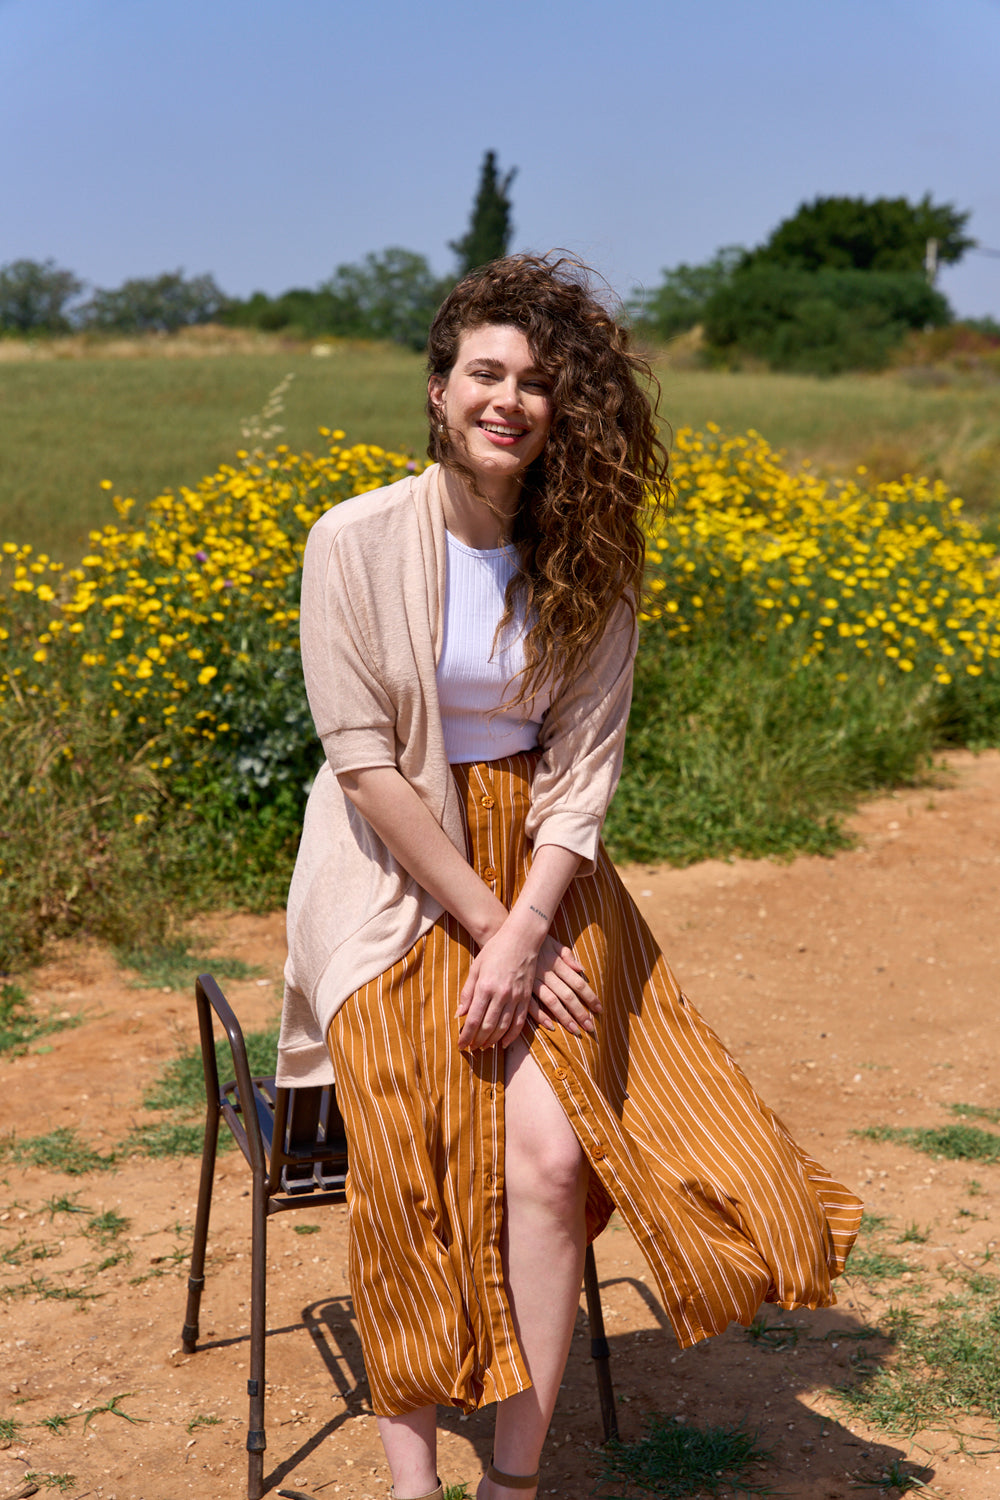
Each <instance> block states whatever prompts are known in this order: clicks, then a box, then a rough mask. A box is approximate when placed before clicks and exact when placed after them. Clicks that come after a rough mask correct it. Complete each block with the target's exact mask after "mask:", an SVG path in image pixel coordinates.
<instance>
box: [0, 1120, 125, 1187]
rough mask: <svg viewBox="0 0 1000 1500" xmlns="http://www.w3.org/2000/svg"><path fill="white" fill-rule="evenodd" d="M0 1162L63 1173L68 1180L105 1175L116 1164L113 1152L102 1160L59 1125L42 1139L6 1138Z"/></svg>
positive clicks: (0, 1148)
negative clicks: (92, 1175)
mask: <svg viewBox="0 0 1000 1500" xmlns="http://www.w3.org/2000/svg"><path fill="white" fill-rule="evenodd" d="M0 1159H2V1160H7V1161H10V1162H12V1163H13V1164H14V1166H17V1167H42V1168H44V1169H45V1170H46V1171H49V1172H65V1173H66V1174H67V1176H69V1177H80V1176H82V1175H83V1174H84V1173H87V1172H106V1171H108V1170H109V1169H110V1168H111V1167H114V1166H115V1165H116V1164H117V1161H118V1158H117V1156H116V1155H115V1154H114V1152H112V1153H111V1154H109V1155H106V1156H102V1155H101V1153H100V1152H99V1151H95V1150H94V1149H93V1147H91V1146H88V1145H86V1143H85V1142H84V1141H81V1140H80V1138H79V1136H78V1135H77V1133H76V1131H75V1130H73V1129H71V1128H70V1127H69V1126H68V1125H60V1126H59V1128H58V1129H57V1130H50V1131H48V1132H47V1133H45V1134H44V1135H33V1136H16V1135H13V1134H12V1135H9V1136H7V1137H6V1138H5V1139H3V1140H0Z"/></svg>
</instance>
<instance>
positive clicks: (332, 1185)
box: [195, 974, 347, 1214]
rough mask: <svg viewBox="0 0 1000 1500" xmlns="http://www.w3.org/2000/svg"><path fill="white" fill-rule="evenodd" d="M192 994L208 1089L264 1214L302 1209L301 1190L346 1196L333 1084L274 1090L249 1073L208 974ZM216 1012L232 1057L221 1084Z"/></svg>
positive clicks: (234, 1025) (317, 1196) (329, 1199)
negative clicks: (259, 1191) (260, 1193)
mask: <svg viewBox="0 0 1000 1500" xmlns="http://www.w3.org/2000/svg"><path fill="white" fill-rule="evenodd" d="M195 998H196V1001H197V1006H198V1030H199V1034H200V1038H201V1059H202V1067H203V1069H204V1073H205V1092H206V1095H207V1097H208V1099H209V1100H210V1101H211V1102H212V1103H213V1104H214V1105H215V1106H216V1107H217V1108H218V1109H219V1110H220V1112H221V1114H222V1116H223V1118H224V1119H225V1121H226V1124H227V1125H228V1126H229V1128H230V1130H231V1131H232V1133H233V1137H234V1139H235V1141H236V1144H237V1145H238V1146H239V1148H240V1150H241V1151H242V1152H243V1155H244V1156H245V1157H246V1159H247V1161H248V1163H249V1164H250V1167H251V1170H252V1171H253V1173H254V1176H255V1177H259V1178H260V1180H261V1186H262V1187H263V1190H264V1193H265V1196H266V1199H267V1212H268V1213H269V1214H272V1213H279V1212H280V1211H281V1210H282V1209H286V1208H300V1207H301V1206H302V1198H303V1196H304V1195H308V1196H309V1199H310V1202H311V1203H312V1204H315V1205H316V1206H317V1207H318V1206H319V1205H320V1204H321V1203H341V1202H343V1199H344V1182H345V1178H346V1176H347V1139H346V1136H345V1134H344V1122H343V1120H342V1119H341V1115H340V1110H339V1109H338V1108H337V1098H336V1093H335V1091H334V1089H333V1087H332V1086H326V1087H323V1086H319V1085H315V1086H309V1087H305V1088H278V1086H277V1085H276V1083H275V1081H274V1078H273V1077H258V1078H254V1077H252V1076H251V1073H250V1064H249V1061H248V1059H247V1049H246V1042H245V1041H244V1038H243V1031H242V1028H241V1027H240V1023H239V1021H238V1020H237V1019H236V1016H235V1014H234V1013H233V1010H232V1007H231V1006H230V1004H229V1002H228V1000H227V999H226V997H225V995H224V994H223V993H222V991H221V990H220V988H219V986H218V985H217V984H216V982H215V980H214V978H213V977H212V975H211V974H199V976H198V979H197V981H196V983H195ZM213 1012H214V1014H215V1015H216V1016H217V1017H218V1019H219V1022H220V1024H221V1026H222V1029H223V1031H224V1032H225V1034H226V1039H227V1041H228V1043H229V1052H230V1054H231V1057H232V1063H233V1074H234V1076H233V1079H232V1080H231V1081H230V1082H229V1083H225V1084H223V1085H221V1087H220V1084H219V1069H218V1063H217V1061H216V1051H215V1026H214V1022H213Z"/></svg>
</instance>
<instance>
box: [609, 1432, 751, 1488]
mask: <svg viewBox="0 0 1000 1500" xmlns="http://www.w3.org/2000/svg"><path fill="white" fill-rule="evenodd" d="M771 1457H772V1454H771V1453H770V1452H769V1451H768V1450H767V1449H765V1448H763V1447H762V1446H761V1444H760V1441H759V1439H758V1438H757V1435H756V1434H755V1433H752V1432H750V1431H748V1430H747V1429H746V1428H745V1427H742V1426H738V1425H737V1426H732V1427H707V1428H700V1427H690V1426H688V1425H687V1423H684V1422H674V1421H671V1420H668V1419H667V1418H665V1417H656V1416H654V1417H652V1418H650V1421H649V1424H648V1427H647V1430H646V1433H645V1435H644V1436H643V1437H642V1438H640V1439H638V1441H636V1442H632V1443H621V1442H612V1443H609V1444H608V1445H607V1447H606V1448H604V1449H603V1450H602V1452H601V1459H602V1464H603V1469H602V1473H601V1477H600V1480H599V1482H598V1486H597V1490H596V1493H597V1494H599V1495H600V1496H601V1497H602V1500H638V1497H641V1496H644V1495H655V1496H657V1497H658V1500H686V1497H689V1496H691V1495H717V1494H718V1493H719V1492H720V1490H736V1491H738V1492H740V1493H742V1494H746V1495H764V1494H768V1493H770V1486H768V1485H767V1484H765V1483H764V1482H762V1481H761V1480H760V1479H759V1478H758V1477H757V1475H756V1474H755V1472H754V1471H755V1469H756V1466H757V1465H758V1464H762V1463H767V1462H768V1461H769V1460H770V1459H771Z"/></svg>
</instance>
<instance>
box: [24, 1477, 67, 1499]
mask: <svg viewBox="0 0 1000 1500" xmlns="http://www.w3.org/2000/svg"><path fill="white" fill-rule="evenodd" d="M24 1480H25V1483H26V1484H36V1485H38V1486H39V1487H40V1488H42V1489H46V1490H58V1491H59V1493H60V1495H65V1494H68V1493H69V1491H70V1490H72V1489H75V1488H76V1475H75V1474H36V1473H34V1472H32V1473H30V1474H25V1476H24Z"/></svg>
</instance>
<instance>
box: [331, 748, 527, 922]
mask: <svg viewBox="0 0 1000 1500" xmlns="http://www.w3.org/2000/svg"><path fill="white" fill-rule="evenodd" d="M337 780H338V781H339V783H340V786H341V789H342V790H343V792H344V794H345V796H347V797H348V798H349V799H350V800H351V802H352V803H353V804H354V806H355V807H356V808H357V810H358V812H359V813H360V814H361V816H362V817H363V818H364V819H365V821H366V822H367V823H369V824H370V825H371V827H372V828H373V829H374V831H375V832H376V833H377V834H378V836H379V838H380V839H381V840H382V842H383V844H385V846H386V848H387V849H388V850H389V852H390V854H392V855H393V856H394V857H395V858H396V859H397V860H398V861H399V863H400V864H401V865H402V866H403V869H404V870H406V871H407V873H408V874H410V875H412V876H413V879H414V880H415V881H416V882H417V884H418V885H419V886H421V887H422V888H423V889H424V890H425V891H426V892H427V894H428V895H429V896H433V898H434V900H435V901H439V902H440V903H441V905H442V906H443V907H444V908H445V910H446V911H449V912H451V914H452V916H454V917H457V918H458V920H459V921H460V922H461V924H462V926H463V927H464V928H465V929H466V931H467V932H469V933H471V935H472V937H474V938H475V940H476V942H477V943H479V944H480V945H482V944H483V943H485V942H487V941H488V940H489V939H490V938H491V937H492V936H493V934H494V933H495V932H497V931H499V929H500V927H502V926H503V923H504V922H505V920H506V919H507V910H506V908H505V907H504V905H503V903H502V902H501V901H500V900H499V898H498V897H497V896H495V895H494V893H493V892H492V891H491V890H490V888H489V886H488V885H487V884H486V883H485V882H484V881H483V880H481V879H480V877H479V876H478V875H477V874H476V872H475V870H474V869H473V868H472V866H471V865H470V864H469V862H468V860H466V859H465V858H464V856H463V855H462V853H461V852H460V850H458V849H456V848H455V845H454V844H453V843H452V841H451V839H450V838H449V837H448V835H447V834H446V833H445V831H444V829H443V828H442V827H441V825H440V824H439V823H438V822H437V821H436V820H435V818H434V817H433V815H432V814H431V812H430V811H429V810H428V808H427V807H426V806H425V804H424V803H423V802H422V801H421V799H420V797H419V796H418V795H417V793H416V792H415V791H414V789H413V787H412V786H411V785H410V783H409V782H408V781H407V780H406V778H405V777H404V776H403V775H402V774H401V773H400V772H399V771H397V770H396V768H395V767H394V766H370V767H366V768H365V769H364V770H360V771H346V772H343V773H342V774H341V775H339V776H338V777H337Z"/></svg>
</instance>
